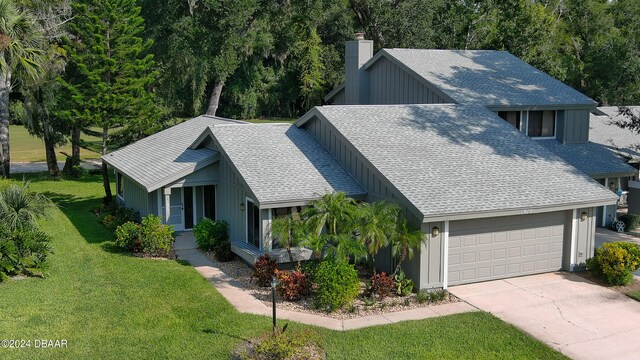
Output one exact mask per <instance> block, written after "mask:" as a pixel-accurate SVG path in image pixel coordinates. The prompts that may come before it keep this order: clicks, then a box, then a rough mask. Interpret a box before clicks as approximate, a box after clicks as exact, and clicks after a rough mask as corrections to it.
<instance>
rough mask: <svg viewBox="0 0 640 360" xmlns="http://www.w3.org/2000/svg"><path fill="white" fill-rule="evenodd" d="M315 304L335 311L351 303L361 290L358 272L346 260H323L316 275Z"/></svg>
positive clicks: (320, 307)
mask: <svg viewBox="0 0 640 360" xmlns="http://www.w3.org/2000/svg"><path fill="white" fill-rule="evenodd" d="M314 283H315V285H316V299H315V301H316V302H315V304H316V307H318V308H319V309H323V310H326V311H334V310H336V309H338V308H341V307H343V306H346V305H349V304H351V303H352V302H353V300H354V299H355V298H356V296H358V293H359V292H360V280H359V279H358V272H357V271H356V269H355V268H354V267H353V265H351V264H348V263H346V262H344V261H340V262H333V261H323V262H321V263H320V264H319V265H318V268H317V269H316V272H315V275H314Z"/></svg>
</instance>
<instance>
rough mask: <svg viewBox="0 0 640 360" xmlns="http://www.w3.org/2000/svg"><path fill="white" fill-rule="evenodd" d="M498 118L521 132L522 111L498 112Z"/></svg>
mask: <svg viewBox="0 0 640 360" xmlns="http://www.w3.org/2000/svg"><path fill="white" fill-rule="evenodd" d="M498 116H500V117H501V118H502V119H503V120H505V121H506V122H508V123H509V124H511V125H513V126H514V127H515V128H516V129H518V130H520V111H498Z"/></svg>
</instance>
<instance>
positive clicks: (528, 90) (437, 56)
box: [369, 49, 596, 106]
mask: <svg viewBox="0 0 640 360" xmlns="http://www.w3.org/2000/svg"><path fill="white" fill-rule="evenodd" d="M381 52H384V53H386V54H387V55H389V56H391V58H395V59H396V60H398V61H399V62H401V63H402V64H404V65H406V66H407V67H408V68H409V69H411V70H413V71H414V72H416V73H417V74H418V75H419V76H421V77H423V78H424V79H425V80H427V81H428V82H430V83H432V84H434V85H435V86H437V87H438V88H440V90H442V91H443V92H444V93H445V94H447V95H448V96H450V97H451V98H452V99H453V100H454V101H455V102H457V103H459V104H475V105H484V106H501V105H508V106H517V105H521V106H528V105H588V106H593V105H595V104H596V103H595V101H593V100H591V99H590V98H588V97H587V96H585V95H583V94H582V93H580V92H578V91H576V90H574V89H573V88H571V87H569V86H567V85H565V84H563V83H562V82H560V81H558V80H556V79H554V78H553V77H551V76H549V75H547V74H545V73H544V72H542V71H540V70H538V69H536V68H534V67H533V66H531V65H529V64H527V63H526V62H524V61H522V60H520V59H518V58H517V57H515V56H513V55H511V54H510V53H508V52H506V51H493V50H466V51H465V50H427V49H383V50H381ZM369 65H370V63H369Z"/></svg>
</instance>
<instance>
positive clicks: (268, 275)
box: [251, 254, 278, 287]
mask: <svg viewBox="0 0 640 360" xmlns="http://www.w3.org/2000/svg"><path fill="white" fill-rule="evenodd" d="M277 267H278V262H277V261H276V259H274V258H272V257H271V256H269V255H268V254H264V255H262V256H260V257H259V258H258V260H256V263H255V264H254V265H253V268H254V269H253V274H252V275H251V277H253V278H254V279H256V283H257V284H258V286H262V287H267V286H269V284H270V283H271V279H272V277H273V276H274V275H275V273H276V268H277Z"/></svg>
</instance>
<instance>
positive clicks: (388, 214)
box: [356, 200, 400, 271]
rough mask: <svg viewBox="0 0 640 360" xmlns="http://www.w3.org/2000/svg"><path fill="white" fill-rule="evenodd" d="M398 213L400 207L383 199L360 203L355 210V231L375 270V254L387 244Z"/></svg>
mask: <svg viewBox="0 0 640 360" xmlns="http://www.w3.org/2000/svg"><path fill="white" fill-rule="evenodd" d="M399 215H400V207H399V206H398V205H396V204H392V203H388V202H386V201H384V200H382V201H376V202H374V203H362V204H360V206H359V207H358V211H357V219H358V221H357V230H356V231H357V233H358V235H359V240H360V242H362V244H363V245H364V246H365V247H366V248H367V252H368V253H369V255H370V256H371V263H372V266H373V267H374V271H375V255H376V254H377V253H378V251H380V249H381V248H383V247H386V246H387V245H389V239H390V237H391V236H392V234H393V233H394V231H395V227H396V224H397V223H398V216H399Z"/></svg>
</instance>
